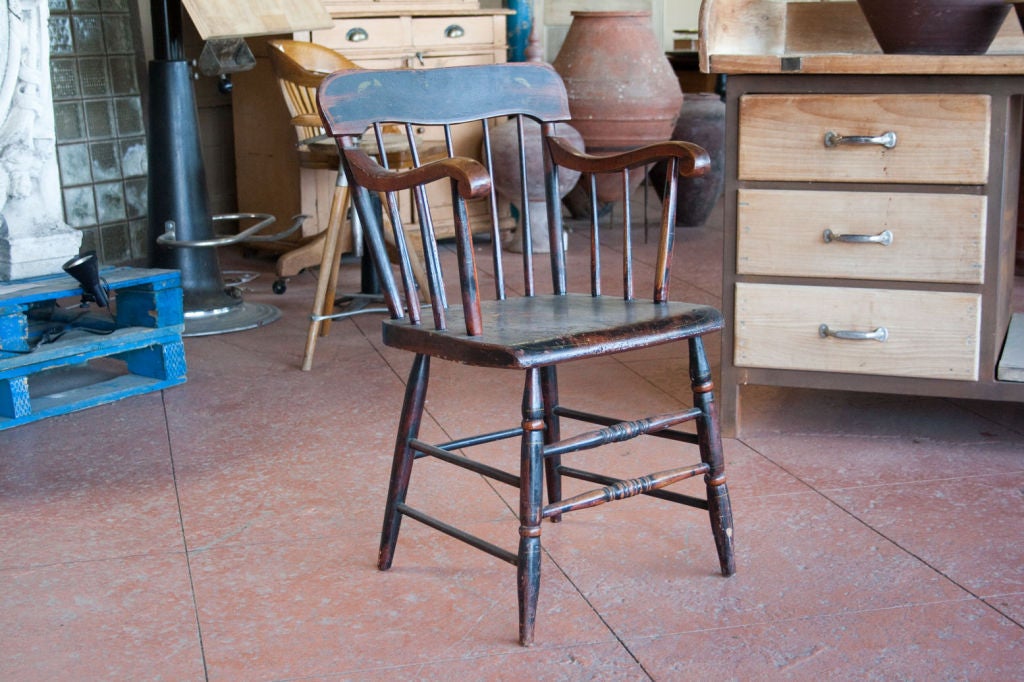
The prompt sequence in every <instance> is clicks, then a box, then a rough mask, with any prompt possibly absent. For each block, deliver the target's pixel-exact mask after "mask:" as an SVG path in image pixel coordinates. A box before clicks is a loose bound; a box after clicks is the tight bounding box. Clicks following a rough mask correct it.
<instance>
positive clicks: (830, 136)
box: [825, 130, 896, 149]
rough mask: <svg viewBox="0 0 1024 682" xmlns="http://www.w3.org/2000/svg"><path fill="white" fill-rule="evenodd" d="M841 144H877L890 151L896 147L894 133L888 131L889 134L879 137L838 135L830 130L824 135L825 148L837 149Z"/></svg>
mask: <svg viewBox="0 0 1024 682" xmlns="http://www.w3.org/2000/svg"><path fill="white" fill-rule="evenodd" d="M842 144H853V145H867V144H877V145H881V146H883V147H885V148H886V149H892V148H893V147H895V146H896V133H894V132H893V131H891V130H890V131H889V132H886V133H882V134H881V135H875V136H874V137H870V136H868V135H840V134H839V133H837V132H835V131H832V130H830V131H828V132H827V133H825V146H826V147H838V146H839V145H842Z"/></svg>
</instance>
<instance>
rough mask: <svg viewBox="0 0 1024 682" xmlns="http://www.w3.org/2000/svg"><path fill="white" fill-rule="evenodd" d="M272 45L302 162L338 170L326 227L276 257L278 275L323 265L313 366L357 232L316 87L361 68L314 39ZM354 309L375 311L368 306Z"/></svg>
mask: <svg viewBox="0 0 1024 682" xmlns="http://www.w3.org/2000/svg"><path fill="white" fill-rule="evenodd" d="M267 47H268V52H269V55H270V63H271V65H272V66H273V68H274V74H275V75H276V76H277V81H278V84H279V85H280V86H281V93H282V95H283V96H284V100H285V104H286V105H287V107H288V113H289V114H291V117H292V118H291V124H292V126H294V127H295V133H296V136H297V149H298V152H299V165H300V166H301V167H302V168H307V169H311V170H329V171H334V172H335V173H337V179H336V182H335V186H334V194H333V196H332V197H331V208H330V213H329V217H328V220H327V227H326V228H325V229H324V230H322V231H321V232H320V233H319V234H318V235H317V236H316V237H315V238H314V239H313V240H311V241H309V242H308V243H306V244H304V245H302V246H301V247H299V248H298V249H296V250H293V251H292V252H289V253H286V254H284V255H282V256H281V257H280V258H279V259H278V262H277V275H278V277H283V276H286V274H287V273H290V272H291V271H292V270H294V272H296V273H297V272H298V271H299V270H301V269H302V268H303V267H306V266H307V265H309V264H313V263H317V262H318V263H319V264H320V272H319V274H318V276H317V286H316V294H315V296H314V299H313V310H312V313H311V315H310V323H309V333H308V335H307V339H306V349H305V352H304V354H303V358H302V369H303V370H306V371H308V370H309V369H311V368H312V366H313V353H314V352H315V350H316V342H317V338H318V337H320V336H326V335H327V333H328V332H329V331H330V325H331V319H332V317H333V316H332V313H333V311H334V299H335V295H336V291H337V283H338V268H339V266H340V261H341V249H342V245H344V244H346V243H348V242H349V241H350V240H351V239H352V236H353V230H352V222H351V221H350V220H349V219H348V212H349V196H348V188H347V187H346V186H345V183H344V175H343V174H342V173H338V169H339V165H338V148H337V145H335V144H334V143H333V140H331V139H330V138H329V137H328V136H327V135H325V133H324V129H323V124H322V123H321V121H320V114H319V112H318V111H317V108H316V89H317V86H319V85H320V83H321V81H323V79H324V77H326V76H327V75H328V74H330V73H332V72H334V71H338V70H340V69H354V68H357V67H356V65H355V63H353V62H352V61H350V60H349V59H347V58H345V57H344V56H342V55H341V54H339V53H337V52H335V51H334V50H331V49H330V48H327V47H324V46H323V45H317V44H315V43H310V42H303V41H298V40H270V41H268V43H267ZM352 312H353V313H356V312H370V311H369V310H367V309H365V308H364V309H362V310H358V311H352Z"/></svg>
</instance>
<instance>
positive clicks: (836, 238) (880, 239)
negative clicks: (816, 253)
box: [821, 229, 892, 246]
mask: <svg viewBox="0 0 1024 682" xmlns="http://www.w3.org/2000/svg"><path fill="white" fill-rule="evenodd" d="M821 236H822V238H823V239H824V240H825V243H826V244H831V243H832V242H847V243H848V244H881V245H882V246H889V245H890V244H892V232H890V231H889V230H886V231H885V232H880V233H879V234H836V233H835V232H833V231H832V230H828V229H826V230H825V231H824V232H822V233H821Z"/></svg>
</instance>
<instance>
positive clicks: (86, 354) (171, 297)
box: [0, 268, 186, 430]
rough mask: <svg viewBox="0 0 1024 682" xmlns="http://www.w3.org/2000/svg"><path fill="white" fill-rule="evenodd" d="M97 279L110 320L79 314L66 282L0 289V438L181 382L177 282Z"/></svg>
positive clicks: (94, 311)
mask: <svg viewBox="0 0 1024 682" xmlns="http://www.w3.org/2000/svg"><path fill="white" fill-rule="evenodd" d="M100 276H101V277H102V278H103V279H104V281H105V282H106V283H107V285H108V286H109V288H110V294H111V296H110V298H111V305H110V311H107V310H104V309H102V308H97V307H96V306H92V307H90V308H79V307H77V306H76V305H75V302H76V301H75V299H78V298H80V297H81V295H82V290H81V288H80V287H79V286H78V282H77V281H76V280H75V279H74V278H72V277H70V276H68V275H64V274H60V275H51V276H47V277H38V278H33V279H26V280H17V281H13V282H8V283H6V284H0V430H2V429H6V428H10V427H12V426H17V425H19V424H25V423H28V422H32V421H36V420H38V419H43V418H45V417H50V416H54V415H58V414H65V413H67V412H72V411H74V410H81V409H85V408H87V407H93V406H96V405H101V404H104V403H109V402H113V401H115V400H120V399H122V398H126V397H128V396H132V395H138V394H140V393H147V392H150V391H157V390H161V389H163V388H167V387H169V386H175V385H177V384H181V383H184V381H185V378H186V364H185V349H184V345H183V344H182V339H181V332H182V329H183V328H184V313H183V308H182V292H181V276H180V273H179V272H178V271H177V270H157V269H140V268H108V269H106V270H103V271H101V272H100ZM111 312H113V314H112V315H111V314H110V313H111ZM56 329H59V330H61V334H60V336H59V338H57V339H56V340H55V341H52V342H49V343H38V342H39V340H40V339H41V338H43V337H44V335H46V334H48V333H50V334H52V335H55V334H53V330H56Z"/></svg>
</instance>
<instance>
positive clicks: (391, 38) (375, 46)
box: [313, 17, 409, 59]
mask: <svg viewBox="0 0 1024 682" xmlns="http://www.w3.org/2000/svg"><path fill="white" fill-rule="evenodd" d="M313 42H314V43H319V44H321V45H326V46H327V47H329V48H331V49H332V50H337V51H338V52H340V53H341V54H343V55H345V56H346V57H350V58H351V59H355V57H356V55H357V54H358V53H359V52H372V51H374V50H388V49H391V50H398V49H400V48H401V47H402V46H406V45H408V44H409V41H408V37H407V29H406V26H405V22H403V20H402V19H401V18H400V17H377V18H355V19H335V20H334V27H333V28H330V29H327V30H326V31H313Z"/></svg>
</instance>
